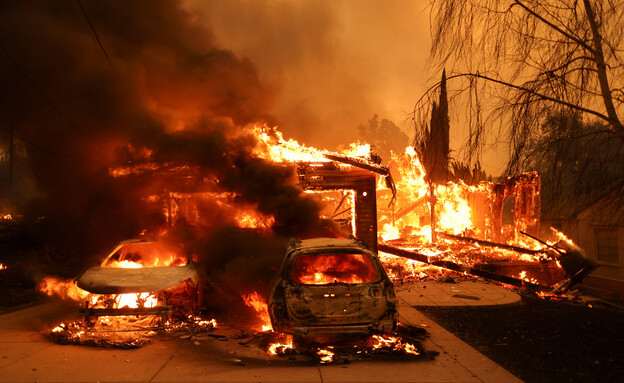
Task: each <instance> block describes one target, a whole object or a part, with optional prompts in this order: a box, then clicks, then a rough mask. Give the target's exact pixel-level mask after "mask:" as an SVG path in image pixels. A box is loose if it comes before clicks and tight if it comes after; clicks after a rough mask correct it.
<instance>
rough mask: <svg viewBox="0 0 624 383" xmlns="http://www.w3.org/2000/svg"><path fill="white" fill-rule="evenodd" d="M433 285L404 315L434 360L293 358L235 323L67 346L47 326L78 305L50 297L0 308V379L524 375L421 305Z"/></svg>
mask: <svg viewBox="0 0 624 383" xmlns="http://www.w3.org/2000/svg"><path fill="white" fill-rule="evenodd" d="M433 287H434V286H430V285H428V284H427V287H422V286H420V285H418V286H416V285H412V286H408V285H405V286H401V287H399V288H398V291H399V294H398V295H399V302H400V303H399V312H400V321H401V322H402V323H404V324H408V325H409V324H411V325H423V326H424V327H425V328H426V329H427V330H428V331H429V333H430V336H429V338H428V339H427V340H425V341H424V342H423V346H424V348H425V349H426V350H427V351H438V352H439V353H440V354H439V355H437V356H435V357H434V358H433V359H430V358H422V359H415V360H407V359H405V358H400V357H399V358H393V357H383V358H376V357H372V358H370V359H363V360H359V359H356V360H352V361H351V363H348V364H329V365H324V364H321V365H319V364H316V363H314V362H311V361H310V360H306V359H305V358H301V357H299V356H298V357H297V359H296V360H294V361H293V360H289V359H288V358H285V357H276V356H270V355H267V354H266V352H264V351H263V350H261V349H260V348H259V347H257V346H254V345H250V344H244V342H241V341H240V337H238V336H237V335H239V334H240V329H237V328H236V327H235V326H234V325H231V326H228V325H227V324H224V325H221V324H220V326H219V327H218V328H217V329H215V332H214V334H220V335H223V337H221V338H216V337H210V336H204V337H202V336H199V337H197V338H195V339H181V338H179V337H162V338H161V339H159V340H158V341H156V342H154V343H152V344H148V345H146V346H143V347H141V348H139V349H133V350H120V349H109V348H94V347H84V346H63V345H58V344H55V343H53V342H51V341H50V340H49V339H47V338H45V337H44V336H43V335H42V334H41V331H42V330H44V329H50V328H52V327H53V326H54V325H56V324H57V323H58V321H59V320H60V319H61V318H65V319H66V318H67V317H72V316H73V317H75V316H76V313H75V311H73V309H72V308H71V307H67V306H64V305H59V303H58V302H49V303H45V304H42V305H38V306H34V307H30V308H26V309H23V310H19V311H15V312H11V313H7V314H4V315H0V382H32V381H37V382H78V381H99V382H119V381H130V382H207V381H210V382H248V381H257V382H295V381H299V382H390V381H396V382H519V380H518V379H517V378H516V377H514V376H513V375H512V374H510V373H509V372H507V371H506V370H504V369H503V368H501V367H500V366H498V365H497V364H495V363H494V362H492V361H491V360H489V359H488V358H486V357H485V356H483V355H482V354H480V353H479V352H477V351H476V350H474V349H472V348H471V347H469V346H468V345H467V344H465V343H463V342H462V341H460V340H459V339H457V338H456V337H455V336H453V335H452V334H450V333H449V332H447V331H446V330H444V329H443V328H442V327H440V326H438V325H437V324H436V323H435V322H433V321H431V320H429V319H428V318H427V317H425V316H424V315H423V314H421V313H420V312H419V311H418V310H416V309H415V308H414V307H413V305H414V302H418V301H419V300H422V299H423V298H426V299H428V300H429V301H431V302H434V301H435V300H436V299H440V300H441V301H444V299H445V298H444V296H443V295H436V294H433V293H431V294H430V293H429V292H430V291H431V292H434V291H435V292H437V293H438V294H441V293H440V292H439V291H438V290H443V291H445V290H446V289H447V286H446V284H443V286H439V287H440V289H438V290H436V289H435V288H433ZM449 287H453V289H455V290H458V289H459V292H453V291H450V290H449V291H448V293H449V294H462V293H466V294H467V295H475V294H477V293H479V294H480V295H479V297H480V298H483V300H485V297H486V296H489V297H490V298H488V299H491V300H492V299H493V298H492V297H495V296H497V295H496V294H495V292H496V291H497V289H490V288H489V287H479V285H474V286H472V287H471V289H472V290H470V291H469V292H468V290H467V289H468V287H470V285H463V284H458V285H452V286H449ZM479 288H482V290H479ZM464 289H466V291H464ZM483 289H485V290H483ZM421 293H423V294H421ZM499 293H501V294H502V292H500V291H499ZM421 295H422V296H421ZM451 297H452V295H451ZM453 298H454V299H459V300H466V301H468V302H472V301H474V299H470V298H461V297H460V298H457V297H453ZM447 300H448V299H447ZM493 301H494V302H495V301H496V299H493ZM499 301H500V302H503V300H499ZM504 301H505V302H506V301H507V300H504Z"/></svg>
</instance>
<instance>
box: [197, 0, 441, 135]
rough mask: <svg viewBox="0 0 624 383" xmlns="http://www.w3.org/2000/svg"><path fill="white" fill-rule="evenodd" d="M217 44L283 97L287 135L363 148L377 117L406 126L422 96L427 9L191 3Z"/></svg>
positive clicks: (397, 1) (395, 2) (279, 107)
mask: <svg viewBox="0 0 624 383" xmlns="http://www.w3.org/2000/svg"><path fill="white" fill-rule="evenodd" d="M187 4H188V9H190V10H191V12H192V13H193V14H194V15H196V16H197V18H198V19H199V20H205V22H206V24H208V25H210V26H211V27H212V30H213V33H214V35H215V38H216V40H217V42H218V43H219V44H220V45H221V46H223V47H227V48H228V49H232V50H233V51H234V52H236V53H237V54H240V55H241V56H245V57H249V58H250V59H251V60H252V62H254V64H255V65H256V67H257V68H258V73H259V76H260V78H261V79H263V80H265V81H266V82H267V83H269V84H271V85H272V86H275V87H276V88H277V90H278V96H277V98H276V102H275V107H274V109H273V112H274V114H275V115H276V116H277V117H278V120H279V123H280V126H279V127H280V129H281V130H282V131H284V132H285V133H286V135H289V136H293V137H295V138H297V139H300V140H303V141H305V142H307V143H309V144H312V145H318V146H323V145H324V146H328V145H337V144H341V143H342V144H344V143H349V142H352V141H355V140H356V139H357V138H358V137H357V131H356V130H355V128H356V126H357V125H359V124H362V123H365V122H366V121H368V120H369V119H370V118H371V117H372V116H373V114H375V113H376V114H379V116H380V118H387V119H389V120H391V121H393V122H395V123H396V124H398V125H399V126H400V127H401V128H403V130H405V131H406V133H408V134H409V135H410V136H412V131H411V130H412V127H411V125H410V124H409V122H405V120H406V119H407V118H408V115H407V114H408V113H409V112H410V111H411V109H412V107H413V105H414V102H415V100H416V99H417V98H418V97H419V96H420V94H421V93H422V92H423V89H424V84H425V81H426V80H427V78H426V74H425V65H426V60H427V55H428V52H429V46H430V43H429V24H428V18H427V17H428V11H427V9H426V8H425V4H424V3H422V2H415V1H410V0H392V1H384V2H379V1H370V0H365V1H357V2H353V1H332V0H326V1H282V0H279V1H249V0H234V1H227V0H223V1H210V2H206V1H188V3H187Z"/></svg>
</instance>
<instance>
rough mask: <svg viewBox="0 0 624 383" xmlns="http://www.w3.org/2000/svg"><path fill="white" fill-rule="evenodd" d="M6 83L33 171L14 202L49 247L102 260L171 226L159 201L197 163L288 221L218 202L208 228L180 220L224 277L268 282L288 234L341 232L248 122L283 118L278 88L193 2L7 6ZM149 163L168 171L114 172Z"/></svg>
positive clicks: (5, 116)
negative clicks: (254, 217)
mask: <svg viewBox="0 0 624 383" xmlns="http://www.w3.org/2000/svg"><path fill="white" fill-rule="evenodd" d="M81 5H82V7H83V9H84V11H85V13H86V16H85V13H83V12H82V9H81ZM0 81H2V84H3V87H2V99H1V102H0V119H1V120H0V124H1V127H2V129H3V138H4V139H5V142H4V143H3V144H4V146H3V147H4V148H5V149H6V148H8V144H7V142H8V137H9V136H10V135H11V134H12V135H13V138H14V148H18V149H19V151H16V152H15V153H21V154H20V155H19V156H15V157H16V159H15V161H14V162H15V169H23V171H22V172H19V173H16V174H13V176H12V179H11V180H10V182H11V185H10V187H6V188H4V189H3V190H4V194H5V198H10V199H11V200H12V201H13V202H14V204H15V205H17V210H18V211H20V212H21V213H23V214H25V215H26V220H27V221H31V222H32V221H33V220H34V219H35V217H39V218H40V219H39V222H40V223H39V224H38V225H35V229H33V230H35V231H37V233H38V235H39V238H40V240H41V241H43V242H45V243H54V244H57V245H60V246H64V247H68V248H70V249H71V250H72V251H75V252H77V253H79V254H83V255H84V259H85V260H91V259H95V258H93V257H91V256H92V255H94V254H96V253H100V255H101V252H103V251H104V250H106V249H107V248H110V247H111V246H112V245H114V243H115V242H117V241H119V240H123V239H126V238H130V237H133V236H136V235H138V234H139V233H140V232H141V231H142V230H146V229H147V230H157V229H158V228H159V227H163V226H165V224H166V219H165V217H164V215H163V211H162V208H161V207H160V206H159V205H158V204H154V203H151V202H149V201H148V200H147V199H146V197H148V196H152V195H165V194H166V193H171V192H187V191H190V192H192V191H194V186H193V185H189V182H188V177H186V178H185V177H184V176H180V174H182V173H183V174H188V173H189V172H190V173H193V174H194V175H195V177H196V178H197V179H198V180H200V181H201V180H205V179H212V180H217V181H216V182H212V185H213V186H215V187H216V188H217V191H225V192H229V193H233V194H235V195H236V199H235V200H234V203H235V204H240V205H241V206H247V207H248V206H252V207H254V208H256V209H257V211H258V212H260V213H262V214H264V215H269V216H272V217H273V218H274V223H273V224H272V225H271V227H270V228H269V229H270V230H264V231H259V230H242V229H238V228H236V227H234V225H233V224H232V225H230V223H231V220H228V219H227V217H226V216H225V213H224V212H223V211H221V210H220V207H219V204H217V203H210V202H209V201H208V202H205V204H204V205H203V206H202V207H200V210H201V211H202V214H203V215H204V218H205V219H204V220H203V223H204V224H203V225H202V227H196V226H193V225H192V224H188V225H186V226H185V225H184V224H183V221H180V223H179V225H178V227H177V230H178V232H177V234H176V235H179V236H181V237H179V238H183V239H184V240H185V241H188V242H189V247H190V248H192V249H193V251H195V252H197V253H198V254H197V255H198V256H199V257H200V261H202V262H203V263H204V264H205V265H206V266H207V270H208V271H209V273H210V274H212V277H214V278H219V279H221V282H222V283H227V284H230V285H232V284H234V285H238V286H242V285H245V284H248V285H249V284H252V285H253V284H254V282H253V281H258V280H259V281H266V280H267V279H268V278H270V275H268V273H269V272H270V271H271V269H272V268H274V267H275V263H276V262H279V258H280V257H281V256H282V254H283V253H282V251H283V244H284V241H285V238H287V237H288V236H292V235H304V236H305V235H309V233H324V232H326V231H327V230H328V229H327V226H326V224H325V222H323V221H321V220H320V219H319V207H318V206H317V205H316V204H315V203H314V202H313V201H311V200H310V199H308V198H306V197H305V196H304V195H303V194H302V193H301V189H299V188H298V187H297V186H295V185H294V184H293V178H294V175H293V169H292V168H288V167H284V166H281V165H276V164H273V163H270V162H267V161H265V160H262V159H259V158H256V157H254V156H253V155H252V154H251V150H252V149H253V147H254V146H255V145H256V142H255V139H254V137H253V136H252V135H250V134H248V133H246V131H245V127H246V126H248V125H249V124H253V123H260V124H262V123H268V124H271V123H273V122H274V121H275V119H274V117H272V116H271V113H272V107H273V104H274V100H275V97H276V91H275V89H273V88H272V87H270V86H268V85H267V84H264V83H262V82H261V81H260V79H259V77H258V75H257V72H256V69H255V67H254V65H253V63H251V62H250V61H249V60H247V59H245V58H241V57H237V56H236V55H235V54H234V53H232V52H231V51H229V50H227V49H223V48H222V47H219V45H218V43H217V42H216V41H215V39H214V36H213V34H212V32H211V30H210V28H209V26H207V25H205V24H201V23H198V22H197V20H196V19H195V18H194V17H193V15H191V14H189V13H187V11H185V10H184V8H183V7H182V2H180V1H174V0H157V1H154V0H149V1H147V0H145V1H131V2H127V1H106V2H101V1H89V0H81V1H80V2H76V1H69V0H66V1H52V0H50V1H32V2H31V1H7V2H3V6H2V8H0ZM142 164H143V165H145V164H151V165H154V166H157V167H158V168H157V169H156V170H154V168H151V171H144V172H139V173H137V174H133V175H131V176H122V177H113V175H112V169H115V168H118V167H127V168H130V167H133V166H137V165H142ZM163 169H168V170H167V171H164V170H163ZM175 169H182V170H181V171H180V172H179V173H176V172H175V171H173V170H175ZM185 172H186V173H185ZM195 184H202V182H198V183H195ZM186 189H188V190H186ZM41 217H44V218H41ZM273 235H277V236H279V238H282V239H280V240H278V242H279V243H281V245H280V246H281V247H280V246H277V247H280V252H279V253H277V255H275V254H276V245H275V241H274V240H273V239H271V240H269V239H268V238H275V237H273ZM234 270H236V273H234V272H233V271H234ZM223 281H226V282H223ZM243 281H245V283H243ZM249 281H251V282H249ZM239 282H240V283H239ZM262 283H264V282H262ZM247 287H248V288H252V287H253V286H245V288H247Z"/></svg>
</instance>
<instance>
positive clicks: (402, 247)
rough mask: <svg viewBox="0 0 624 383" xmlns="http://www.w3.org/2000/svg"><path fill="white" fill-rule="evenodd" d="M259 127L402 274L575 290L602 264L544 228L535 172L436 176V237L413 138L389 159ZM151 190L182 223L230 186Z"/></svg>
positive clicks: (246, 219) (311, 189)
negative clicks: (458, 178) (487, 177)
mask: <svg viewBox="0 0 624 383" xmlns="http://www.w3.org/2000/svg"><path fill="white" fill-rule="evenodd" d="M252 131H253V133H254V135H255V137H256V138H257V139H258V141H259V143H260V144H259V145H258V146H257V148H256V153H255V154H256V155H257V156H259V157H261V158H264V159H267V160H271V161H273V162H275V163H280V164H283V165H284V166H293V167H295V168H296V174H297V181H296V182H297V183H298V185H299V186H300V187H301V188H303V189H304V190H305V191H306V193H310V194H312V195H313V196H314V198H315V199H317V200H318V202H319V204H320V205H321V207H322V213H321V214H322V218H328V219H332V220H334V221H335V222H336V223H337V224H338V225H339V226H340V227H341V228H342V229H343V230H342V233H341V234H342V235H344V236H348V235H354V236H356V237H357V238H360V239H361V240H363V241H364V242H366V243H367V244H368V245H369V247H370V248H371V249H373V250H375V251H378V250H379V254H380V256H381V257H382V260H383V261H384V263H385V266H386V267H387V268H388V270H389V273H390V274H391V277H392V278H394V279H395V280H399V279H400V280H409V279H421V278H423V277H424V276H429V277H430V276H432V275H433V276H435V275H437V274H439V273H440V272H441V271H440V270H441V269H444V270H451V271H456V272H460V273H463V274H472V275H475V276H480V277H484V278H487V279H490V280H494V281H498V282H501V283H503V284H504V285H510V286H515V287H526V288H532V289H534V290H536V291H537V292H539V293H541V294H547V293H550V292H552V291H555V292H557V293H562V292H565V291H568V290H569V289H570V288H571V287H573V286H574V284H576V283H578V282H579V281H580V280H581V279H582V277H584V276H585V275H587V274H588V273H589V272H591V271H592V270H593V269H594V268H595V265H593V264H592V263H591V262H588V261H587V260H586V259H584V257H583V255H582V250H580V249H578V248H576V247H575V246H574V245H573V244H571V241H569V240H568V239H567V238H566V237H565V235H563V234H562V233H559V232H556V231H553V236H552V238H550V241H549V242H543V241H541V240H540V239H539V238H537V237H536V235H537V234H538V233H539V229H540V228H539V224H540V208H541V206H540V187H541V182H540V177H539V174H537V173H535V172H531V173H526V174H521V175H519V176H517V177H509V178H507V179H504V180H503V181H502V182H499V183H492V182H482V183H480V184H478V185H466V184H463V183H451V182H449V183H448V184H446V185H437V186H436V194H437V206H436V211H438V212H439V213H438V216H437V219H436V220H437V222H436V228H437V230H438V238H439V239H438V240H437V242H436V243H432V241H431V234H430V233H431V229H430V224H431V219H430V214H429V203H430V199H429V198H428V185H427V183H426V181H425V171H424V168H423V166H422V164H421V162H420V160H419V158H418V157H417V155H416V153H415V152H414V150H413V149H412V148H411V147H408V148H406V150H405V153H402V154H398V155H393V158H391V159H390V160H389V162H388V165H381V164H380V161H379V159H378V158H375V156H374V155H371V149H370V146H369V145H367V144H351V146H350V147H349V149H347V150H345V151H343V152H341V153H336V152H329V151H325V150H318V149H315V148H311V147H306V146H304V145H300V144H299V143H298V142H296V141H294V140H285V139H283V137H282V135H281V133H280V132H279V131H277V130H275V129H270V128H266V127H253V128H252ZM391 170H392V172H391ZM150 198H152V200H153V201H154V202H155V203H163V205H164V207H163V210H164V213H165V215H166V216H167V217H168V222H169V223H171V224H173V223H174V222H175V221H176V220H177V219H179V218H180V217H184V219H186V220H188V221H189V222H201V220H202V217H201V216H200V214H198V209H197V204H198V201H201V200H202V199H219V201H220V203H221V204H224V205H227V204H228V202H227V201H228V198H231V196H228V195H225V194H215V193H186V194H184V193H171V192H170V193H168V194H167V195H164V196H162V195H161V196H152V197H150ZM232 214H233V215H234V216H237V222H238V223H239V224H240V225H241V226H242V227H262V226H265V227H268V226H269V225H270V223H271V219H272V217H267V216H262V215H261V214H259V213H258V212H257V211H254V210H253V207H252V208H250V209H249V210H247V211H243V210H241V209H240V207H238V208H232ZM572 249H573V250H572ZM570 260H574V261H570ZM562 261H563V262H562ZM562 263H563V264H562ZM570 264H574V265H573V266H569V267H566V266H568V265H570Z"/></svg>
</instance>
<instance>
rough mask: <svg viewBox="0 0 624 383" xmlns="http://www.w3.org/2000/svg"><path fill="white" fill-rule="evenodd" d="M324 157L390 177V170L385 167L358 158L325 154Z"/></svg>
mask: <svg viewBox="0 0 624 383" xmlns="http://www.w3.org/2000/svg"><path fill="white" fill-rule="evenodd" d="M323 156H324V157H325V158H327V159H328V160H332V161H336V162H342V163H343V164H348V165H353V166H357V167H358V168H361V169H365V170H368V171H371V172H373V173H377V174H381V175H382V176H389V175H390V168H388V167H387V166H384V165H378V164H375V163H372V162H368V161H365V160H360V159H358V158H353V157H349V156H344V155H341V154H336V153H324V154H323Z"/></svg>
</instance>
